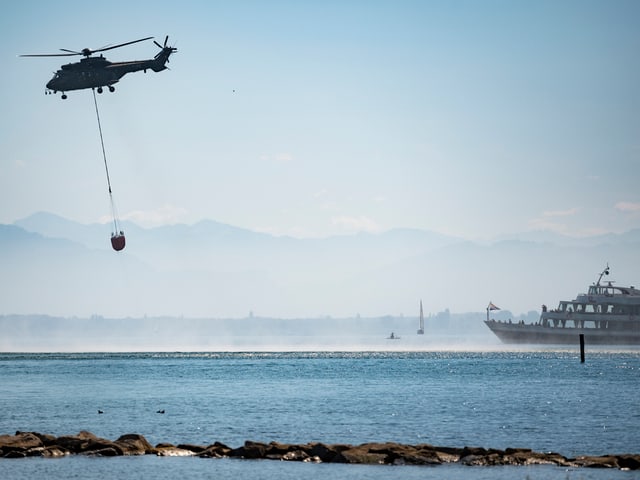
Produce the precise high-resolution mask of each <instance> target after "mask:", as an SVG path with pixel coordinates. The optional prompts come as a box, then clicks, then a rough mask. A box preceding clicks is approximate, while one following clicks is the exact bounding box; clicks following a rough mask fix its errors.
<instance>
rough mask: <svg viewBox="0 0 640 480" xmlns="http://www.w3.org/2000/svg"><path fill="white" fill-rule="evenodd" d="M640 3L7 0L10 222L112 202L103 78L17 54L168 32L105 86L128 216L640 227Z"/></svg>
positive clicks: (5, 154) (136, 48)
mask: <svg viewBox="0 0 640 480" xmlns="http://www.w3.org/2000/svg"><path fill="white" fill-rule="evenodd" d="M638 25H640V2H638V1H635V0H631V1H611V0H602V1H589V0H575V1H573V0H564V1H558V0H551V1H542V0H536V1H533V0H532V1H517V0H505V1H493V0H487V1H477V0H472V1H456V0H447V1H426V0H425V1H415V2H412V1H402V0H400V1H398V0H395V1H386V2H380V1H364V0H363V1H349V0H340V1H321V2H317V1H314V2H311V1H308V2H307V1H255V2H249V1H242V0H238V1H225V2H216V1H209V0H207V1H201V2H197V1H184V2H176V1H172V2H163V1H158V0H154V1H153V2H131V1H127V2H122V1H118V0H115V1H110V2H106V3H104V2H102V3H100V2H98V3H95V2H94V3H91V2H89V3H88V2H74V1H64V0H63V1H61V2H56V3H55V4H48V3H44V2H36V1H30V0H25V1H21V2H11V6H8V4H7V5H5V6H3V12H2V15H0V53H1V54H2V55H1V58H2V69H3V71H2V75H0V95H1V96H2V115H1V116H0V223H11V222H13V221H14V220H17V219H19V218H23V217H25V216H27V215H30V214H32V213H34V212H37V211H41V210H45V211H50V212H52V213H56V214H58V215H62V216H64V217H67V218H70V219H73V220H76V221H80V222H84V223H89V222H95V221H99V220H100V219H101V218H103V217H104V216H105V215H108V214H109V203H108V197H107V187H106V179H105V174H104V166H103V163H102V156H101V150H100V143H99V136H98V131H97V124H96V118H95V113H94V106H93V99H92V96H91V92H90V91H89V90H84V91H75V92H69V98H68V99H67V100H65V101H63V100H61V99H60V96H59V95H57V96H45V95H44V89H45V83H46V82H47V81H48V80H49V79H50V78H51V76H52V73H53V72H54V71H55V70H57V69H58V68H59V66H60V65H61V64H63V63H67V62H69V61H76V59H75V58H74V57H71V59H70V58H65V57H62V58H39V59H38V58H18V57H17V55H18V54H23V53H55V52H57V51H58V49H60V48H66V49H71V50H80V49H82V48H84V47H90V48H98V47H101V46H104V45H106V44H115V43H122V42H126V41H130V40H135V39H138V38H142V37H145V36H155V38H156V40H157V41H158V42H160V43H161V42H162V41H163V39H164V35H165V34H169V43H170V44H172V45H174V46H176V47H177V48H178V50H179V51H178V53H177V54H176V55H174V56H173V57H172V58H171V63H170V65H169V66H170V68H171V70H170V71H164V72H161V73H153V72H148V73H146V74H144V73H142V72H138V73H133V74H129V75H127V76H125V77H124V78H123V79H122V80H121V82H120V83H119V84H117V85H116V92H115V93H113V94H111V93H104V94H102V95H101V96H99V97H98V101H99V107H100V111H101V117H102V125H103V131H104V135H105V145H106V148H107V156H108V159H109V163H110V173H111V180H112V184H113V188H114V195H115V200H116V204H117V206H118V210H119V212H120V215H121V217H122V218H129V219H132V220H134V221H137V222H138V223H140V224H142V225H145V226H151V225H158V224H163V223H177V222H180V223H193V222H195V221H198V220H201V219H204V218H208V219H213V220H217V221H220V222H225V223H229V224H232V225H236V226H240V227H245V228H249V229H254V230H260V231H266V232H271V233H274V234H279V235H280V234H288V235H293V236H298V237H310V236H326V235H331V234H343V233H352V232H355V231H360V230H366V231H382V230H387V229H391V228H396V227H409V228H419V229H426V230H434V231H438V232H442V233H448V234H455V235H461V236H465V237H469V238H486V237H490V236H494V235H498V234H501V233H508V232H520V231H526V230H531V229H550V230H554V231H558V232H561V233H566V234H570V235H585V234H591V233H600V232H609V231H613V232H620V231H625V230H629V229H632V228H640V188H639V187H638V185H639V181H640V115H639V113H638V112H640V88H639V85H640V60H639V58H640V57H639V55H638V53H639V52H640V28H639V27H638ZM157 51H158V49H157V47H156V46H155V45H154V44H153V43H152V42H151V41H148V42H143V43H139V44H136V45H132V46H128V47H124V48H121V49H116V50H112V51H109V52H105V56H106V57H107V58H108V59H110V60H112V61H123V60H134V59H135V60H138V59H144V58H151V57H153V56H154V55H155V54H156V53H157ZM78 59H79V58H78Z"/></svg>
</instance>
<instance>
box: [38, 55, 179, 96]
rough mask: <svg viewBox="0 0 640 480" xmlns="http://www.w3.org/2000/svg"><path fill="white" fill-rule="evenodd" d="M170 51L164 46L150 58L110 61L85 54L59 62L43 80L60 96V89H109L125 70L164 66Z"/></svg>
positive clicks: (158, 70) (150, 68) (145, 69)
mask: <svg viewBox="0 0 640 480" xmlns="http://www.w3.org/2000/svg"><path fill="white" fill-rule="evenodd" d="M171 53H172V52H171V51H170V49H168V48H167V49H165V50H164V51H162V52H160V53H159V54H158V55H157V56H156V58H154V59H150V60H135V61H131V62H110V61H109V60H107V59H106V58H104V57H103V56H102V55H100V56H99V57H86V58H83V59H82V60H80V61H79V62H75V63H68V64H66V65H62V67H60V70H58V71H57V72H56V73H55V74H54V76H53V78H52V79H51V80H49V82H48V83H47V89H48V90H50V92H51V93H57V92H62V94H63V98H66V95H64V92H67V91H70V90H82V89H85V88H97V89H98V91H99V92H101V89H102V87H109V89H110V90H111V91H113V90H114V89H113V87H112V85H113V84H114V83H117V82H118V81H119V80H120V79H121V78H122V77H123V76H125V75H126V74H127V73H131V72H138V71H140V70H143V71H147V70H153V71H154V72H161V71H162V70H165V69H166V68H167V67H166V66H165V63H166V62H167V60H168V58H169V56H170V55H171Z"/></svg>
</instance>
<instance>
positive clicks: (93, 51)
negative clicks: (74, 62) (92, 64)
mask: <svg viewBox="0 0 640 480" xmlns="http://www.w3.org/2000/svg"><path fill="white" fill-rule="evenodd" d="M152 38H153V37H145V38H141V39H139V40H133V41H131V42H126V43H120V44H118V45H113V46H111V47H103V48H98V49H97V50H90V51H91V53H96V52H106V51H107V50H113V49H114V48H120V47H124V46H125V45H131V44H132V43H138V42H144V41H145V40H151V39H152Z"/></svg>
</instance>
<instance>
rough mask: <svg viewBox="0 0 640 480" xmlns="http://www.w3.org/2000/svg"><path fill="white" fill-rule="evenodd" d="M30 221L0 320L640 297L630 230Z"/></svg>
mask: <svg viewBox="0 0 640 480" xmlns="http://www.w3.org/2000/svg"><path fill="white" fill-rule="evenodd" d="M123 229H124V230H125V233H126V235H127V247H126V249H125V250H124V251H122V252H120V253H116V252H114V251H112V250H111V247H110V243H109V236H110V225H101V224H91V225H83V224H79V223H76V222H72V221H69V220H67V219H64V218H62V217H59V216H56V215H53V214H49V213H44V212H41V213H37V214H34V215H31V216H29V217H27V218H25V219H22V220H19V221H16V222H15V223H14V224H13V225H0V265H1V266H2V272H3V278H4V279H5V281H4V285H3V289H2V290H1V291H0V308H1V311H0V314H3V313H4V314H11V313H16V314H31V313H42V314H49V315H60V316H73V315H78V316H90V315H92V314H99V315H104V316H111V317H129V316H143V315H146V314H148V315H155V316H159V315H160V316H161V315H169V316H181V315H184V316H192V317H244V316H246V315H247V314H248V312H249V311H254V312H255V313H256V314H257V315H262V316H281V317H305V316H306V317H316V316H323V315H332V316H337V317H339V316H355V315H357V314H362V315H363V316H378V315H387V314H392V315H400V314H415V313H416V312H415V311H416V309H417V304H418V301H419V299H422V300H423V303H424V305H425V312H430V311H431V312H437V311H442V310H445V309H447V308H448V309H450V310H451V311H453V312H480V311H483V309H484V307H485V306H486V305H487V303H488V302H489V301H490V300H491V301H493V302H494V303H496V304H497V305H499V306H500V307H502V308H504V309H509V310H511V311H514V312H522V313H526V312H528V311H530V310H535V309H538V308H539V307H540V305H541V304H542V303H546V304H548V305H549V304H550V305H554V304H555V303H556V302H558V301H559V300H560V299H567V298H573V297H574V296H575V295H576V294H577V293H579V292H581V291H584V290H586V288H587V286H588V285H589V284H590V283H591V282H593V281H594V280H595V279H596V275H597V273H598V272H600V271H601V270H602V268H603V266H604V264H605V263H606V262H609V264H610V265H611V267H612V275H611V280H614V281H618V282H619V283H622V284H625V283H635V284H640V271H639V269H638V266H639V265H640V230H633V231H630V232H627V233H625V234H620V235H605V236H600V237H589V238H584V239H571V238H567V237H562V236H558V235H555V234H544V235H539V234H522V235H514V236H511V237H509V238H507V237H504V238H503V239H501V240H497V241H494V242H484V243H475V242H470V241H463V240H462V239H459V238H454V237H448V236H444V235H440V234H437V233H434V232H427V231H421V230H410V229H398V230H391V231H388V232H384V233H380V234H369V233H360V234H356V235H347V236H334V237H327V238H320V239H296V238H291V237H276V236H273V235H269V234H265V233H259V232H253V231H250V230H246V229H242V228H238V227H234V226H231V225H226V224H222V223H218V222H215V221H212V220H203V221H201V222H198V223H196V224H194V225H171V226H163V227H157V228H148V229H145V228H141V227H139V226H137V225H135V224H133V223H129V222H124V223H123Z"/></svg>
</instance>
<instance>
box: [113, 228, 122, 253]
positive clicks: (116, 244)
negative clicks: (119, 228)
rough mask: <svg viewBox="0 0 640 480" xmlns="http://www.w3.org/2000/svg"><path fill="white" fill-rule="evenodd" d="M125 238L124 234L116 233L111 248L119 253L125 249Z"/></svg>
mask: <svg viewBox="0 0 640 480" xmlns="http://www.w3.org/2000/svg"><path fill="white" fill-rule="evenodd" d="M124 245H125V238H124V232H120V233H114V234H112V235H111V246H112V247H113V249H114V250H115V251H116V252H119V251H120V250H122V249H123V248H124Z"/></svg>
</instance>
